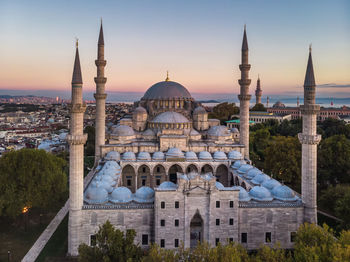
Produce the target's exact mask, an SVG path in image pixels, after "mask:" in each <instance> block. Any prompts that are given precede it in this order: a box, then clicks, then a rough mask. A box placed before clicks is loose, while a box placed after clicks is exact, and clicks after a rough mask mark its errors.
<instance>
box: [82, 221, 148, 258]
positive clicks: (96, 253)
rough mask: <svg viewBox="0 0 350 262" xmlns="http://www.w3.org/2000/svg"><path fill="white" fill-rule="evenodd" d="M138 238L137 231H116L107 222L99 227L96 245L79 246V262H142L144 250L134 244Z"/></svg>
mask: <svg viewBox="0 0 350 262" xmlns="http://www.w3.org/2000/svg"><path fill="white" fill-rule="evenodd" d="M135 236H136V232H135V230H133V229H132V230H127V231H126V233H125V234H124V232H123V231H120V230H119V229H115V228H114V227H113V225H112V224H111V223H110V222H109V221H108V220H107V221H106V223H104V224H103V225H101V226H100V227H99V230H98V232H97V234H96V245H95V246H88V245H86V244H81V245H80V246H79V249H78V250H79V261H82V262H95V261H104V262H112V261H113V262H127V261H140V260H141V258H142V254H143V252H142V250H141V248H140V247H139V246H137V245H135V244H134V239H135Z"/></svg>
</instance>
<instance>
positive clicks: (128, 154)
mask: <svg viewBox="0 0 350 262" xmlns="http://www.w3.org/2000/svg"><path fill="white" fill-rule="evenodd" d="M122 159H123V160H136V156H135V153H134V152H130V151H128V152H125V153H124V154H123V156H122Z"/></svg>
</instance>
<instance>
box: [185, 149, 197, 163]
mask: <svg viewBox="0 0 350 262" xmlns="http://www.w3.org/2000/svg"><path fill="white" fill-rule="evenodd" d="M185 157H186V160H187V161H189V160H190V161H191V160H192V161H196V160H198V157H197V155H196V153H195V152H193V151H188V152H186V154H185Z"/></svg>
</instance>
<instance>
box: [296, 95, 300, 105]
mask: <svg viewBox="0 0 350 262" xmlns="http://www.w3.org/2000/svg"><path fill="white" fill-rule="evenodd" d="M299 106H300V101H299V96H298V97H297V107H299Z"/></svg>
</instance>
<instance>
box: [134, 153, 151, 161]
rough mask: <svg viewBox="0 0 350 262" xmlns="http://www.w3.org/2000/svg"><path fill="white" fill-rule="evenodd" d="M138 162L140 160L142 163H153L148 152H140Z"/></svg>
mask: <svg viewBox="0 0 350 262" xmlns="http://www.w3.org/2000/svg"><path fill="white" fill-rule="evenodd" d="M137 160H140V161H151V155H150V153H148V152H140V153H138V155H137Z"/></svg>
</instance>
